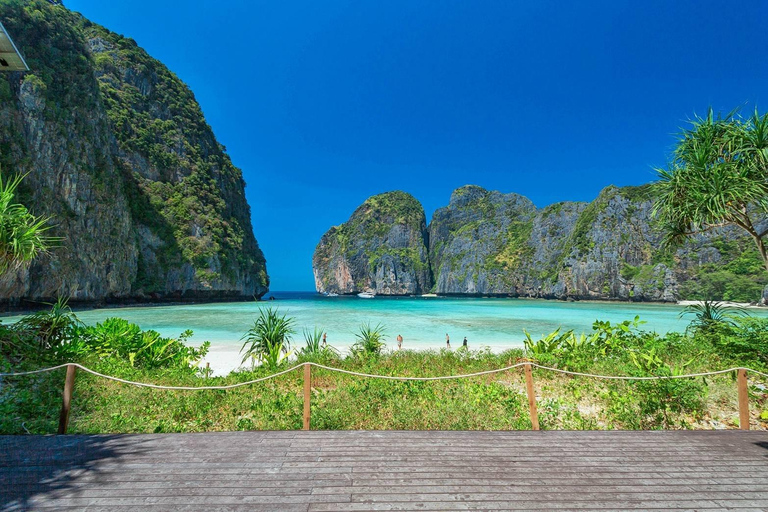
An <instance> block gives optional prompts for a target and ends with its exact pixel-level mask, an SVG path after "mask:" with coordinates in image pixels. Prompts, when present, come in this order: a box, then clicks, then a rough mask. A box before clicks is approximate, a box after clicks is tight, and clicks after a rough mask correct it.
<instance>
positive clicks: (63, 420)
mask: <svg viewBox="0 0 768 512" xmlns="http://www.w3.org/2000/svg"><path fill="white" fill-rule="evenodd" d="M313 366H314V367H316V368H320V369H323V370H328V371H331V372H336V373H343V374H347V375H352V376H356V377H363V378H369V379H383V380H394V381H420V382H429V381H440V380H454V379H466V378H471V377H479V376H482V375H491V374H495V373H501V372H506V371H510V370H514V369H516V368H521V367H523V369H524V374H525V381H526V392H527V395H528V406H529V412H530V416H531V425H532V428H533V430H539V421H538V412H537V407H536V395H535V392H534V387H533V373H532V369H533V368H538V369H540V370H545V371H550V372H555V373H559V374H563V375H570V376H574V377H589V378H594V379H602V380H623V381H653V380H672V379H689V378H695V377H707V376H711V375H722V374H726V373H731V372H736V376H737V379H736V381H737V392H738V400H739V428H740V429H742V430H749V398H748V392H747V372H751V373H754V374H755V375H759V376H761V377H766V378H768V373H763V372H760V371H757V370H753V369H751V368H746V367H742V366H737V367H733V368H728V369H726V370H716V371H710V372H701V373H690V374H685V375H658V376H647V377H634V376H629V375H599V374H593V373H581V372H573V371H569V370H563V369H560V368H552V367H549V366H543V365H540V364H537V363H534V362H532V361H525V362H521V363H517V364H513V365H510V366H505V367H504V368H496V369H493V370H485V371H481V372H475V373H465V374H460V375H442V376H436V377H405V376H397V375H376V374H371V373H361V372H355V371H351V370H343V369H341V368H334V367H332V366H325V365H322V364H319V363H313V362H306V363H301V364H297V365H295V366H292V367H291V368H288V369H287V370H283V371H281V372H277V373H274V374H272V375H267V376H266V377H261V378H259V379H253V380H249V381H246V382H238V383H236V384H228V385H226V386H162V385H159V384H151V383H146V382H134V381H131V380H127V379H121V378H119V377H114V376H112V375H105V374H103V373H99V372H97V371H95V370H92V369H90V368H88V367H86V366H83V365H81V364H78V363H64V364H60V365H58V366H51V367H49V368H41V369H38V370H31V371H25V372H7V373H0V378H4V377H21V376H25V375H35V374H40V373H45V372H51V371H54V370H58V369H61V368H66V369H67V374H66V378H65V381H64V395H63V400H62V408H61V414H60V416H59V430H58V433H59V434H66V432H67V426H68V424H69V412H70V409H71V402H72V392H73V390H74V386H75V372H76V370H77V369H78V368H79V369H81V370H82V371H84V372H86V373H90V374H92V375H95V376H96V377H100V378H103V379H107V380H112V381H115V382H120V383H122V384H127V385H130V386H137V387H143V388H152V389H162V390H170V391H205V390H227V389H235V388H239V387H243V386H249V385H251V384H256V383H259V382H264V381H267V380H271V379H274V378H276V377H280V376H281V375H285V374H287V373H290V372H292V371H294V370H297V369H299V368H303V369H304V430H309V429H310V398H311V390H312V374H311V368H312V367H313Z"/></svg>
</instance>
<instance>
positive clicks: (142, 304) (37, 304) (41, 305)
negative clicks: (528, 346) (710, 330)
mask: <svg viewBox="0 0 768 512" xmlns="http://www.w3.org/2000/svg"><path fill="white" fill-rule="evenodd" d="M285 293H288V294H296V295H305V296H310V295H311V296H312V297H313V298H326V299H328V300H334V299H339V298H340V299H342V300H348V299H353V298H356V296H355V295H341V296H339V297H323V296H322V295H321V294H320V293H319V292H312V291H307V292H293V291H288V292H286V291H276V292H266V293H265V294H264V295H263V296H262V297H259V298H258V299H255V298H254V297H248V296H240V297H219V298H210V297H206V298H189V299H183V298H178V297H174V298H168V299H148V300H143V301H140V300H134V299H130V300H128V299H126V300H124V301H117V300H112V301H80V300H74V301H71V302H69V303H68V305H69V307H70V308H72V311H74V312H78V311H92V310H97V309H131V308H152V307H164V306H189V305H204V304H222V303H245V302H247V303H250V302H272V300H270V299H264V298H263V297H266V296H267V295H272V296H273V297H274V296H275V294H285ZM303 298H308V297H295V298H294V297H283V298H277V297H276V298H275V299H274V302H277V303H279V302H281V301H284V300H302V299H303ZM375 298H377V299H385V300H401V299H479V300H483V299H489V300H499V299H506V300H526V301H527V300H531V301H537V302H553V303H571V304H574V303H585V304H637V305H642V304H648V305H659V306H664V305H669V306H690V305H694V304H701V303H702V301H699V300H678V301H676V302H673V301H650V300H644V301H634V300H623V299H580V298H575V297H569V298H566V299H557V298H546V297H514V296H509V295H477V294H447V295H438V294H433V293H430V294H423V295H377V296H376V297H375ZM20 302H21V303H23V305H13V306H12V305H10V304H9V303H7V302H6V303H5V304H4V305H3V306H2V310H1V311H0V318H3V317H9V316H19V315H26V314H30V313H34V312H37V311H41V310H45V309H48V308H49V307H50V304H52V303H54V302H56V301H55V299H47V300H46V299H41V300H39V301H33V300H22V301H20ZM718 302H720V304H721V305H723V306H725V307H735V308H736V307H738V308H746V309H768V305H765V306H764V305H760V304H757V303H750V302H730V301H718Z"/></svg>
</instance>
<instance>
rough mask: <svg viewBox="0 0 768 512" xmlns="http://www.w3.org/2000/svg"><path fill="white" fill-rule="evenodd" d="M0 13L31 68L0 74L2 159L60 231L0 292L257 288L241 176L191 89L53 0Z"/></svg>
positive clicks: (34, 295) (256, 291) (113, 295)
mask: <svg viewBox="0 0 768 512" xmlns="http://www.w3.org/2000/svg"><path fill="white" fill-rule="evenodd" d="M0 17H1V18H2V19H3V22H4V25H5V26H6V29H7V30H8V31H9V32H10V33H11V34H12V35H13V37H14V40H15V42H16V44H17V46H18V47H19V49H20V51H21V52H22V53H23V54H24V55H25V58H26V60H27V62H28V64H29V66H30V68H31V72H29V73H23V74H22V73H10V74H3V75H0V165H2V172H3V174H4V175H9V174H18V173H21V174H26V175H27V176H26V178H25V180H24V182H23V186H24V190H23V195H22V197H21V199H22V202H24V203H25V204H26V205H27V206H28V207H29V208H30V209H31V210H32V211H33V212H34V213H35V214H37V215H46V216H50V217H51V218H52V223H53V225H54V228H53V230H52V232H53V233H54V234H55V235H58V236H60V237H62V238H63V241H62V243H61V247H58V248H56V249H55V250H54V251H52V253H51V254H50V255H49V256H45V257H42V258H40V259H38V260H36V261H35V262H34V263H33V264H32V265H31V266H30V267H29V268H28V269H26V270H23V271H20V272H18V273H16V274H12V275H6V276H4V277H3V279H2V281H0V300H2V301H4V302H17V301H19V300H24V299H28V300H40V299H48V298H53V297H55V296H58V295H63V296H71V297H72V298H74V299H76V300H85V301H94V300H104V299H107V300H110V299H114V300H129V299H135V298H148V297H154V298H185V297H190V298H220V297H242V296H253V295H256V296H261V295H263V294H264V293H265V292H266V290H267V287H268V283H269V280H268V277H267V274H266V262H265V259H264V256H263V254H262V252H261V250H260V249H259V247H258V244H257V242H256V239H255V238H254V235H253V228H252V226H251V221H250V209H249V206H248V204H247V202H246V200H245V194H244V186H245V183H244V181H243V178H242V174H241V172H240V170H239V169H237V168H236V167H234V166H233V165H232V163H231V161H230V159H229V157H228V156H227V154H226V152H225V150H224V148H223V147H222V146H221V145H220V144H219V143H218V142H217V141H216V138H215V136H214V135H213V132H212V131H211V128H210V127H209V126H208V124H207V123H206V122H205V119H204V117H203V114H202V111H201V110H200V106H199V105H198V104H197V102H196V101H195V98H194V95H193V94H192V92H191V91H190V90H189V88H187V86H186V85H184V84H183V83H182V82H181V81H180V80H179V79H178V78H177V77H176V76H175V75H174V74H173V73H172V72H170V71H169V70H168V69H167V68H166V67H165V66H164V65H163V64H162V63H160V62H158V61H156V60H154V59H152V58H151V57H150V56H149V55H147V53H146V52H144V50H142V49H141V48H139V47H138V46H137V45H136V43H135V42H134V41H133V40H131V39H128V38H125V37H123V36H120V35H118V34H114V33H112V32H110V31H109V30H107V29H105V28H103V27H100V26H98V25H96V24H93V23H91V22H89V21H88V20H86V19H84V18H83V17H82V16H80V15H78V14H76V13H73V12H71V11H68V10H67V9H66V8H65V7H64V6H63V5H60V4H59V3H50V2H47V1H43V0H28V1H20V0H0Z"/></svg>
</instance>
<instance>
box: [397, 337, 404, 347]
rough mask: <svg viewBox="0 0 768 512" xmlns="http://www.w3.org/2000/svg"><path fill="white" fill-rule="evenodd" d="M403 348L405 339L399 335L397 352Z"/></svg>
mask: <svg viewBox="0 0 768 512" xmlns="http://www.w3.org/2000/svg"><path fill="white" fill-rule="evenodd" d="M401 348H403V337H402V336H401V335H399V334H398V335H397V350H400V349H401Z"/></svg>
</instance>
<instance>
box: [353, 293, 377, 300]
mask: <svg viewBox="0 0 768 512" xmlns="http://www.w3.org/2000/svg"><path fill="white" fill-rule="evenodd" d="M357 296H358V297H360V298H361V299H372V298H374V297H375V296H376V295H374V294H372V293H370V292H362V293H358V294H357Z"/></svg>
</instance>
